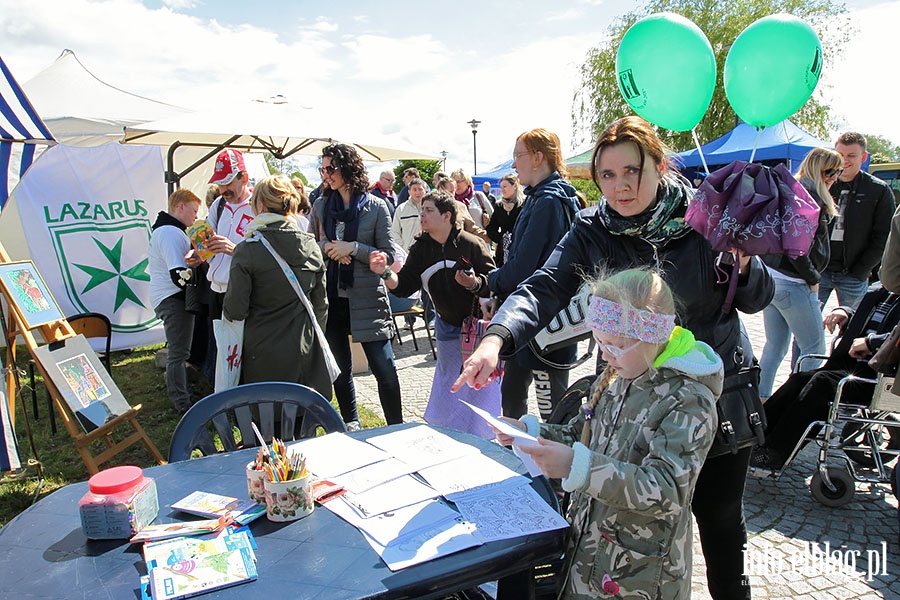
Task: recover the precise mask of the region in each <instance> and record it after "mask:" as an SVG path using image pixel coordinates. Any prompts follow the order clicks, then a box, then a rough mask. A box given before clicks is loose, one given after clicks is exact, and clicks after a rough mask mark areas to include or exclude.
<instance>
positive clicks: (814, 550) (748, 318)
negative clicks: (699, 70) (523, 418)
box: [356, 314, 900, 600]
mask: <svg viewBox="0 0 900 600" xmlns="http://www.w3.org/2000/svg"><path fill="white" fill-rule="evenodd" d="M420 323H421V322H420V321H417V323H416V324H417V327H419V329H417V335H418V337H419V351H418V352H416V351H415V350H414V349H413V344H412V340H411V339H410V336H409V332H408V331H404V332H403V338H404V343H403V344H402V345H398V344H396V343H395V344H394V351H395V353H396V355H397V366H398V371H399V373H400V382H401V386H402V389H403V402H404V419H405V420H408V421H422V420H423V418H422V416H423V415H424V413H425V406H426V404H427V402H428V396H429V394H430V393H431V382H432V378H433V375H434V359H433V358H432V356H431V352H430V350H429V349H428V342H427V340H426V339H425V337H424V335H425V334H424V330H423V329H421V326H420ZM744 323H745V325H746V327H747V331H748V333H749V335H750V338H751V340H752V342H753V348H754V351H755V353H756V355H757V356H759V355H760V354H761V353H762V347H763V345H764V344H765V333H764V330H763V325H762V317H761V315H759V314H758V315H744ZM588 362H589V363H591V361H588ZM592 368H593V366H592V364H585V365H582V366H581V367H579V368H577V369H575V370H574V371H573V372H572V375H571V379H570V380H571V381H575V379H577V378H578V377H581V376H582V375H586V374H588V373H589V372H590V371H591V369H592ZM788 372H789V365H788V363H787V360H786V361H785V363H784V364H783V365H782V368H781V369H780V371H779V374H778V378H777V379H776V386H777V385H778V384H779V383H780V382H782V381H784V380H785V379H786V378H787V375H788ZM356 385H357V391H358V394H359V398H360V402H361V404H364V405H365V406H367V407H369V408H372V409H373V410H375V411H376V412H378V413H379V414H380V413H381V407H380V406H379V404H378V393H377V389H376V386H375V380H374V377H372V375H371V374H369V373H366V374H363V375H359V376H357V378H356ZM529 405H530V412H532V413H534V414H537V410H536V405H535V402H534V394H533V389H532V395H531V398H530V402H529ZM812 450H813V449H812V448H810V447H809V446H808V447H807V448H806V449H805V450H804V451H803V452H801V454H800V455H799V456H798V457H797V458H796V459H795V460H794V462H793V463H792V465H791V466H790V468H789V469H788V470H787V471H786V472H785V474H784V475H783V476H782V477H781V479H779V480H778V481H774V480H771V479H766V480H763V479H758V478H755V477H752V476H751V477H749V478H748V480H747V486H746V491H745V494H744V512H745V515H746V518H747V528H748V531H749V550H748V552H747V559H748V560H747V562H749V563H750V573H751V585H752V587H753V597H754V598H764V599H776V598H791V599H793V600H806V599H815V600H836V599H838V600H843V599H845V598H888V599H890V598H900V558H898V520H897V500H896V499H895V498H894V497H893V495H892V494H891V491H890V487H889V486H888V485H887V484H871V485H870V484H864V483H859V484H857V485H856V495H855V496H854V499H853V500H852V501H851V502H850V503H849V504H847V505H845V506H843V507H841V508H828V507H825V506H823V505H821V504H819V503H818V502H817V501H816V500H815V499H813V497H812V496H811V495H810V492H809V479H810V477H811V476H812V474H813V472H814V470H815V455H814V454H813V451H812ZM870 573H871V575H870ZM693 597H694V598H695V599H699V600H706V599H708V598H709V595H708V593H707V592H706V567H705V564H704V561H703V555H702V552H701V551H700V542H699V539H698V538H697V536H696V531H695V536H694V570H693Z"/></svg>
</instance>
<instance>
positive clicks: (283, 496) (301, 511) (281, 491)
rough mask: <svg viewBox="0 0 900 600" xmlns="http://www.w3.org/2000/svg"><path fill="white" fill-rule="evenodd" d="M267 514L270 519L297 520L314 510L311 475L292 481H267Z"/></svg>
mask: <svg viewBox="0 0 900 600" xmlns="http://www.w3.org/2000/svg"><path fill="white" fill-rule="evenodd" d="M265 490H266V516H267V517H268V518H269V520H270V521H276V522H282V521H295V520H297V519H301V518H303V517H305V516H306V515H308V514H310V513H311V512H312V511H313V495H312V488H311V487H310V485H309V476H308V475H307V476H306V477H301V478H300V479H292V480H291V481H269V480H266V481H265Z"/></svg>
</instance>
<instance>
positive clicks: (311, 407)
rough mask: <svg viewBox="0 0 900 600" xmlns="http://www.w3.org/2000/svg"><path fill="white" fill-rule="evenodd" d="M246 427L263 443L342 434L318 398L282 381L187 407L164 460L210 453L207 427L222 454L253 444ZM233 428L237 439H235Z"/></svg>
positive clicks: (338, 423) (327, 405)
mask: <svg viewBox="0 0 900 600" xmlns="http://www.w3.org/2000/svg"><path fill="white" fill-rule="evenodd" d="M251 423H256V424H257V426H258V427H259V430H260V433H262V436H263V438H264V439H265V440H266V442H267V443H268V442H270V441H271V440H272V439H273V438H274V437H276V427H278V428H279V431H280V433H279V434H278V436H277V437H278V438H279V439H281V440H283V441H290V440H298V439H305V438H311V437H315V436H316V435H317V434H318V432H319V430H320V429H321V430H323V431H324V432H325V433H332V432H335V431H346V430H347V428H346V426H345V425H344V421H343V420H342V419H341V417H340V415H339V414H338V412H337V411H336V410H335V409H334V407H333V406H332V405H331V403H329V402H328V401H327V400H326V399H325V398H324V397H322V395H321V394H319V393H318V392H316V391H315V390H312V389H310V388H308V387H306V386H305V385H299V384H296V383H284V382H265V383H250V384H247V385H241V386H238V387H234V388H231V389H229V390H225V391H224V392H219V393H218V394H212V395H210V396H207V397H206V398H203V399H202V400H200V401H199V402H197V403H196V404H195V405H193V406H192V407H191V408H190V409H189V410H188V411H187V412H186V413H184V416H183V417H181V421H179V423H178V426H177V427H176V428H175V433H173V434H172V443H171V444H170V445H169V462H176V461H180V460H187V459H189V458H190V457H191V453H192V452H193V451H194V450H200V451H201V452H202V453H204V454H206V453H211V452H208V450H210V442H211V437H210V431H209V429H208V425H210V424H211V425H212V426H213V427H214V428H215V431H216V432H217V433H218V434H219V437H220V438H221V440H222V446H223V447H224V449H225V451H226V452H230V451H232V450H237V449H239V448H251V447H255V446H258V445H259V441H258V440H257V439H256V435H255V434H254V433H253V428H252V426H251ZM235 429H237V431H238V432H239V434H240V439H236V438H235Z"/></svg>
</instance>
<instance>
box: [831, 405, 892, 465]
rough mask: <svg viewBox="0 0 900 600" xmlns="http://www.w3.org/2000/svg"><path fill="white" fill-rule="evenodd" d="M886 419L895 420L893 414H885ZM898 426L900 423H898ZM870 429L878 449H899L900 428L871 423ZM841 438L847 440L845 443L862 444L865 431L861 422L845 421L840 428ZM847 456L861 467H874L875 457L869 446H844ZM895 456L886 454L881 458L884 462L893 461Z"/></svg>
mask: <svg viewBox="0 0 900 600" xmlns="http://www.w3.org/2000/svg"><path fill="white" fill-rule="evenodd" d="M885 420H886V421H897V417H895V416H894V415H887V416H886V417H885ZM898 427H900V423H898ZM872 431H873V433H874V434H875V440H876V441H877V443H878V449H879V450H900V430H898V429H897V428H895V427H886V426H884V425H873V426H872ZM841 439H842V440H847V441H846V442H845V443H850V444H852V445H857V446H858V445H862V444H865V443H866V435H865V431H863V424H862V423H853V422H850V423H846V424H845V425H844V428H843V429H841ZM844 453H845V454H846V455H847V458H849V459H850V460H852V461H853V462H855V463H856V464H858V465H859V466H861V467H874V466H875V459H874V458H873V457H872V450H871V449H870V448H844ZM896 458H897V457H896V456H886V457H884V458H882V462H884V464H889V463H891V462H892V461H894V460H895V459H896Z"/></svg>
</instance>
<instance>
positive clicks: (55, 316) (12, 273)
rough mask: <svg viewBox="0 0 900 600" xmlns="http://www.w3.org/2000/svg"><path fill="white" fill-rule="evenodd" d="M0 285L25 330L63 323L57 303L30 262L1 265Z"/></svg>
mask: <svg viewBox="0 0 900 600" xmlns="http://www.w3.org/2000/svg"><path fill="white" fill-rule="evenodd" d="M0 283H2V284H3V288H4V289H5V291H6V295H7V297H8V298H9V301H10V302H11V303H13V304H15V306H16V309H17V310H18V313H19V314H20V315H21V317H22V320H24V321H25V323H24V325H25V327H26V328H28V329H33V328H35V327H38V326H40V325H44V324H46V323H51V322H53V321H59V320H62V318H63V315H62V313H61V312H60V310H59V306H57V304H56V300H54V299H53V295H52V294H51V293H50V290H49V289H47V285H46V284H45V283H44V281H43V279H41V276H40V273H38V271H37V268H36V267H35V266H34V263H32V262H31V261H22V262H12V263H4V264H0Z"/></svg>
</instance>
